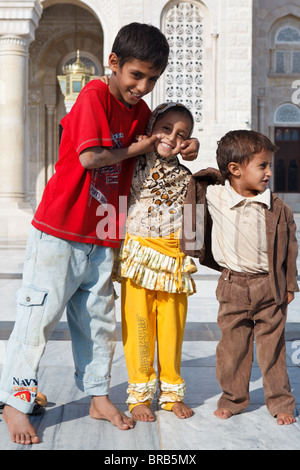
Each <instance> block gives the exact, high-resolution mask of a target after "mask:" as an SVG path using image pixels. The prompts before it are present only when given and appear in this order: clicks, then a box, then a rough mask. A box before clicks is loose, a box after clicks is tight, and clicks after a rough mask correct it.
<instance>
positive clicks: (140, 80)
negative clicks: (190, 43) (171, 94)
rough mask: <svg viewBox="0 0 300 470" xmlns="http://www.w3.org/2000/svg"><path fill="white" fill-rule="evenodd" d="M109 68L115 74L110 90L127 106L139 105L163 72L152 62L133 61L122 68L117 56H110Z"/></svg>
mask: <svg viewBox="0 0 300 470" xmlns="http://www.w3.org/2000/svg"><path fill="white" fill-rule="evenodd" d="M109 66H110V69H111V70H112V72H113V74H112V76H111V77H110V79H109V90H110V92H111V93H112V95H114V97H115V98H116V99H117V100H119V101H120V102H121V103H123V104H124V105H125V106H127V107H129V106H133V105H135V104H137V103H138V102H139V101H140V100H141V98H143V96H145V95H147V94H148V93H150V92H151V91H152V90H153V88H154V87H155V84H156V82H157V80H158V79H159V77H160V75H161V72H162V71H161V70H160V69H156V68H154V67H153V65H152V63H151V62H143V61H141V60H138V59H132V60H130V61H127V62H125V64H124V65H123V66H122V67H120V65H119V60H118V57H117V56H116V54H114V53H112V54H110V56H109Z"/></svg>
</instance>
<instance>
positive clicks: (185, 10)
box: [164, 2, 203, 123]
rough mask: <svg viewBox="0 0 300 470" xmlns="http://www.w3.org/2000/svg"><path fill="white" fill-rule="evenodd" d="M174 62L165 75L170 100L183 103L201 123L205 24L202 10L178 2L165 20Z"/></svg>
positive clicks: (171, 58)
mask: <svg viewBox="0 0 300 470" xmlns="http://www.w3.org/2000/svg"><path fill="white" fill-rule="evenodd" d="M164 29H165V34H166V37H167V39H168V41H169V45H170V60H169V65H168V67H167V70H166V72H165V80H166V96H167V100H168V101H176V102H178V101H180V102H182V103H183V104H185V105H186V106H187V107H188V108H189V109H190V111H191V112H192V114H193V116H194V119H195V121H196V122H197V123H200V122H201V121H202V109H203V101H202V95H203V89H202V86H203V64H202V58H203V21H202V17H201V14H200V9H199V8H198V7H197V6H196V5H194V4H192V3H189V2H182V3H179V2H178V3H176V4H175V5H174V6H173V7H172V8H170V9H169V11H168V12H167V15H166V17H165V28H164Z"/></svg>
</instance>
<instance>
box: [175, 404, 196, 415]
mask: <svg viewBox="0 0 300 470" xmlns="http://www.w3.org/2000/svg"><path fill="white" fill-rule="evenodd" d="M172 411H173V413H175V414H176V416H177V417H178V418H180V419H184V418H190V417H191V416H193V414H194V412H193V410H192V409H191V408H190V407H189V406H187V405H185V404H184V403H181V402H177V403H175V404H174V405H173V407H172Z"/></svg>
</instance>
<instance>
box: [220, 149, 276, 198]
mask: <svg viewBox="0 0 300 470" xmlns="http://www.w3.org/2000/svg"><path fill="white" fill-rule="evenodd" d="M272 156H273V154H272V152H269V151H262V152H260V153H257V154H255V155H254V156H253V158H251V159H250V161H249V162H248V163H243V164H237V163H230V164H229V165H228V166H229V169H230V171H231V174H232V176H233V177H232V176H231V177H230V184H231V186H232V187H233V189H235V191H236V192H237V193H239V194H241V195H242V196H245V197H252V196H256V195H257V193H261V192H263V191H264V190H265V189H266V187H267V185H268V182H269V179H270V178H271V176H272V170H271V163H272ZM230 165H231V167H230Z"/></svg>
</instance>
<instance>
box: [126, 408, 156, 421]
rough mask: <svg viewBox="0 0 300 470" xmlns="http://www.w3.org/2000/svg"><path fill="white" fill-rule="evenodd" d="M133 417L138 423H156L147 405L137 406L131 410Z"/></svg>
mask: <svg viewBox="0 0 300 470" xmlns="http://www.w3.org/2000/svg"><path fill="white" fill-rule="evenodd" d="M131 414H132V417H133V418H134V419H136V420H137V421H146V422H152V421H155V416H154V414H153V413H152V411H151V410H150V408H149V407H148V406H147V405H145V404H141V405H137V406H135V407H134V408H132V410H131Z"/></svg>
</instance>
